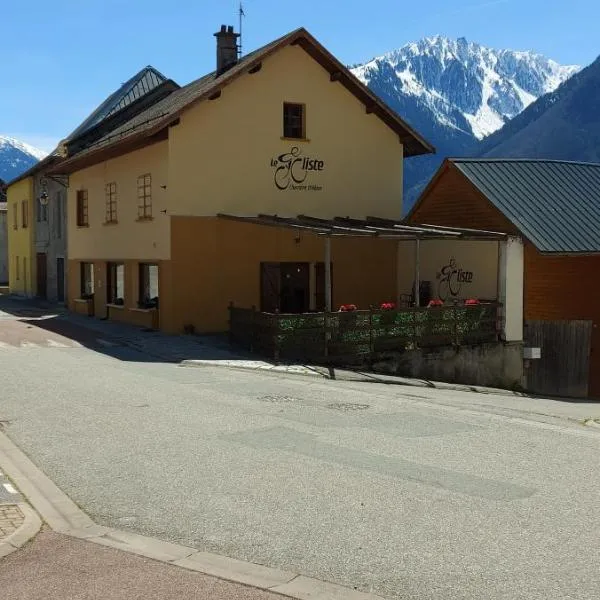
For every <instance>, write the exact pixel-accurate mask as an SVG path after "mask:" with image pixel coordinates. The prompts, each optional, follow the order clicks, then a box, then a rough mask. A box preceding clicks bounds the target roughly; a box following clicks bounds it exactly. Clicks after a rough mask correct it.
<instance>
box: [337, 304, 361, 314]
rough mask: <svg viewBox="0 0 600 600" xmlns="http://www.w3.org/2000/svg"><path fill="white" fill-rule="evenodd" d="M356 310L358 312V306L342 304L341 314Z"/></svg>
mask: <svg viewBox="0 0 600 600" xmlns="http://www.w3.org/2000/svg"><path fill="white" fill-rule="evenodd" d="M354 310H358V309H357V308H356V304H342V305H341V306H340V312H352V311H354Z"/></svg>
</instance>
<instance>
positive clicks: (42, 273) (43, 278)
mask: <svg viewBox="0 0 600 600" xmlns="http://www.w3.org/2000/svg"><path fill="white" fill-rule="evenodd" d="M36 267H37V286H36V291H35V295H36V296H38V297H39V298H46V286H47V284H48V272H47V263H46V254H45V253H43V252H38V253H37V255H36Z"/></svg>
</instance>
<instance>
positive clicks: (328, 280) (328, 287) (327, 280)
mask: <svg viewBox="0 0 600 600" xmlns="http://www.w3.org/2000/svg"><path fill="white" fill-rule="evenodd" d="M325 311H326V312H331V238H330V237H329V236H325Z"/></svg>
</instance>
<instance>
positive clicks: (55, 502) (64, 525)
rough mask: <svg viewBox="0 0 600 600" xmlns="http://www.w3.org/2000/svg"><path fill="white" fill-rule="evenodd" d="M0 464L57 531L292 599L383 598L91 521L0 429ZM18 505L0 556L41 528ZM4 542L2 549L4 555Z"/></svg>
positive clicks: (24, 507)
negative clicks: (21, 517)
mask: <svg viewBox="0 0 600 600" xmlns="http://www.w3.org/2000/svg"><path fill="white" fill-rule="evenodd" d="M0 465H2V469H3V470H4V472H5V473H6V474H7V475H8V476H9V477H10V478H11V479H12V480H13V481H14V482H15V484H16V486H17V487H18V488H19V489H20V490H21V492H22V493H23V495H24V496H26V497H27V500H28V501H29V502H30V503H31V504H32V505H33V507H34V508H35V510H37V511H38V512H39V514H40V515H41V517H42V518H43V519H44V521H45V522H46V523H47V524H48V525H49V526H50V528H51V529H53V530H54V531H56V532H57V533H61V534H63V535H68V536H71V537H75V538H78V539H83V540H86V541H88V542H93V543H95V544H100V545H101V546H108V547H109V548H115V549H117V550H122V551H124V552H129V553H132V554H137V555H138V556H144V557H146V558H151V559H153V560H158V561H160V562H163V563H167V564H170V565H174V566H177V567H182V568H185V569H188V570H191V571H197V572H199V573H203V574H205V575H210V576H212V577H217V578H219V579H225V580H227V581H231V582H233V583H239V584H243V585H247V586H250V587H254V588H258V589H262V590H265V591H269V592H275V593H279V594H281V595H283V596H287V597H289V598H295V599H297V600H342V599H344V600H383V598H382V597H381V596H377V595H375V594H371V593H365V592H359V591H357V590H354V589H351V588H347V587H344V586H342V585H338V584H335V583H328V582H325V581H320V580H318V579H313V578H312V577H306V576H304V575H300V574H298V573H293V572H291V571H285V570H281V569H275V568H272V567H265V566H262V565H257V564H254V563H250V562H246V561H242V560H237V559H234V558H228V557H225V556H221V555H219V554H212V553H210V552H202V551H200V550H196V549H195V548H188V547H186V546H181V545H179V544H173V543H171V542H165V541H162V540H159V539H156V538H151V537H148V536H144V535H139V534H136V533H131V532H128V531H121V530H118V529H113V528H110V527H103V526H101V525H97V524H96V523H94V521H92V519H90V517H88V516H87V515H86V514H85V513H84V512H83V511H82V510H81V509H80V508H79V507H78V506H77V505H76V504H75V503H74V502H73V501H72V500H71V499H70V498H69V497H68V496H67V495H66V494H65V493H64V492H63V491H62V490H60V489H59V488H58V486H57V485H56V484H55V483H54V482H52V481H51V480H50V479H49V478H48V477H47V476H46V475H45V474H44V473H43V472H42V471H41V470H40V469H39V468H38V467H37V466H36V465H35V464H34V463H33V462H32V461H31V460H30V459H29V458H28V457H27V456H25V454H24V453H23V452H22V451H21V450H20V449H19V448H18V447H17V446H16V445H15V444H14V443H13V442H12V441H11V440H10V439H9V438H8V436H7V435H6V434H4V433H2V432H0ZM19 508H20V509H21V510H22V511H23V513H24V514H25V516H26V521H25V523H24V524H23V525H22V526H21V527H20V528H19V530H18V531H16V532H15V533H13V534H11V535H10V536H9V537H8V538H6V539H5V540H4V541H3V542H2V543H0V558H2V557H3V556H6V555H8V554H9V553H11V552H14V551H15V550H17V549H18V548H20V547H21V546H22V545H23V544H25V543H26V542H27V541H28V540H29V539H31V538H32V537H33V536H34V535H35V534H36V533H37V532H38V531H39V529H40V527H41V520H40V518H39V516H38V515H37V514H36V513H35V511H34V510H32V509H31V508H30V507H29V506H28V505H27V504H24V503H20V504H19ZM4 546H6V547H7V549H6V553H5V554H3V552H4V551H5V550H4V548H3V547H4Z"/></svg>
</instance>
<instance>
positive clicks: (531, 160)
mask: <svg viewBox="0 0 600 600" xmlns="http://www.w3.org/2000/svg"><path fill="white" fill-rule="evenodd" d="M447 160H449V161H450V162H452V163H460V162H464V163H477V162H479V163H494V162H498V163H554V164H568V165H582V166H589V167H600V163H594V162H589V161H578V160H562V159H559V158H493V157H483V158H477V157H458V158H454V157H448V159H447Z"/></svg>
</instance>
